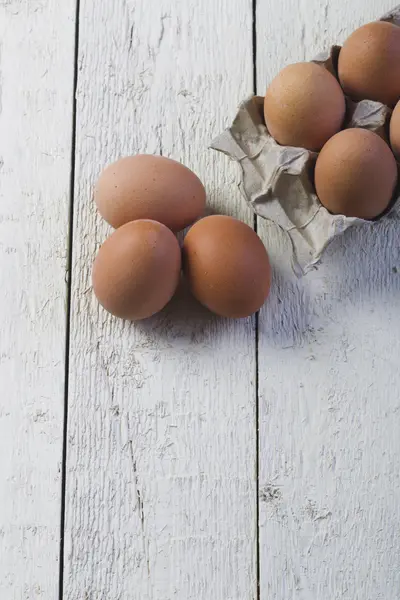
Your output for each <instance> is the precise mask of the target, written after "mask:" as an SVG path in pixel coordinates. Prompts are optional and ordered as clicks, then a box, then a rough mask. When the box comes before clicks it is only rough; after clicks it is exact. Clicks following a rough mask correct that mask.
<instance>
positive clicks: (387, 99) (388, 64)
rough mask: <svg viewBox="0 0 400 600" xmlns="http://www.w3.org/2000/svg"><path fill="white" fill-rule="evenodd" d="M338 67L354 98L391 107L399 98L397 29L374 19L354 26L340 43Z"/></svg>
mask: <svg viewBox="0 0 400 600" xmlns="http://www.w3.org/2000/svg"><path fill="white" fill-rule="evenodd" d="M338 70H339V79H340V83H341V84H342V87H343V89H344V92H345V94H347V95H349V96H350V97H351V98H353V99H354V100H364V99H367V100H376V101H377V102H382V103H383V104H387V105H388V106H394V105H395V104H396V102H397V101H398V100H399V98H400V28H399V27H396V25H392V23H385V22H382V21H377V22H375V23H369V24H368V25H364V26H363V27H360V28H359V29H356V31H355V32H354V33H352V34H351V36H350V37H349V38H347V40H346V41H345V43H344V44H343V48H342V49H341V51H340V54H339V67H338Z"/></svg>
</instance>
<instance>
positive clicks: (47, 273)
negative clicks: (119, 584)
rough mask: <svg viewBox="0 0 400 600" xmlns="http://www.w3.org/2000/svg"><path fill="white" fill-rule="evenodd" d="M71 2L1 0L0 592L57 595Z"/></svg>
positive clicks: (17, 596)
mask: <svg viewBox="0 0 400 600" xmlns="http://www.w3.org/2000/svg"><path fill="white" fill-rule="evenodd" d="M74 21H75V2H74V1H72V0H65V1H64V2H62V3H60V2H57V1H56V0H48V1H46V2H44V1H39V0H29V2H22V1H20V2H18V1H16V0H15V1H11V0H9V1H4V0H3V1H1V2H0V598H1V600H11V599H12V600H22V599H23V600H25V599H28V598H29V599H33V598H46V599H47V598H48V599H55V598H57V597H58V579H59V562H58V561H59V550H60V510H61V461H62V443H63V439H62V437H63V435H62V434H63V412H64V377H65V333H66V315H65V303H66V268H67V245H68V207H69V184H70V167H71V127H72V105H73V64H74Z"/></svg>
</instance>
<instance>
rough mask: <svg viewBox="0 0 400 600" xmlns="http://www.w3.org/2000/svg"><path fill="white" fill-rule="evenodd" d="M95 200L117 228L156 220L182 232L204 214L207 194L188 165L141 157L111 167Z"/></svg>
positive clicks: (119, 162) (104, 214)
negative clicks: (139, 221)
mask: <svg viewBox="0 0 400 600" xmlns="http://www.w3.org/2000/svg"><path fill="white" fill-rule="evenodd" d="M94 198H95V201H96V204H97V207H98V209H99V212H100V214H101V216H102V217H103V218H104V219H105V220H106V221H107V222H108V223H110V225H112V226H113V227H115V228H117V227H120V226H121V225H124V224H125V223H128V222H130V221H136V219H153V220H154V221H159V222H160V223H163V224H164V225H166V226H167V227H169V228H170V229H172V231H180V230H181V229H183V228H184V227H187V226H188V225H191V224H192V223H193V222H194V221H195V220H196V219H198V218H199V217H200V216H201V215H202V214H203V212H204V208H205V202H206V192H205V189H204V186H203V184H202V183H201V181H200V179H199V178H198V177H197V175H195V174H194V173H193V171H191V170H190V169H188V168H187V167H185V166H184V165H182V164H180V163H178V162H176V161H175V160H172V159H170V158H165V157H163V156H151V155H149V154H138V155H137V156H128V157H126V158H121V159H120V160H118V161H117V162H115V163H113V164H111V165H110V166H108V167H107V168H106V169H105V170H104V171H103V173H102V174H101V175H100V178H99V180H98V182H97V185H96V188H95V191H94Z"/></svg>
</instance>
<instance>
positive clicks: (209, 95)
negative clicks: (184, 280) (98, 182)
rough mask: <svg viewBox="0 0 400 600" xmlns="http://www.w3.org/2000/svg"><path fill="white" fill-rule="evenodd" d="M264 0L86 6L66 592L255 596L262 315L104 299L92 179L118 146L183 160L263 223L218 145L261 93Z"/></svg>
mask: <svg viewBox="0 0 400 600" xmlns="http://www.w3.org/2000/svg"><path fill="white" fill-rule="evenodd" d="M251 28H252V12H251V1H250V0H235V1H233V0H219V1H218V2H215V1H214V0H203V1H202V2H198V0H174V1H172V0H129V1H127V0H114V1H113V2H95V1H94V0H82V1H81V14H80V46H79V79H78V92H77V98H78V112H77V134H78V135H77V150H76V160H77V168H76V185H75V210H74V256H73V266H72V279H73V294H72V299H73V304H72V309H73V310H72V323H71V365H70V366H71V370H70V396H69V418H68V461H67V497H66V505H67V514H66V527H67V528H66V549H65V550H66V554H65V598H66V599H68V600H77V599H78V598H88V599H90V600H100V599H101V598H110V599H113V600H114V599H117V598H118V599H121V600H122V599H123V600H131V599H138V600H139V599H140V600H146V599H150V598H152V599H154V600H170V599H172V598H180V599H182V600H189V599H195V600H209V599H210V598H217V599H221V600H228V599H230V600H244V599H246V600H247V599H251V598H255V597H256V590H257V581H256V532H257V523H256V481H255V476H256V427H255V414H256V413H255V408H256V406H255V393H256V390H255V385H254V383H255V332H254V320H251V319H248V320H244V321H241V322H230V321H227V320H226V321H225V320H218V319H214V318H212V317H211V316H210V315H209V314H208V313H206V312H205V311H203V310H202V309H200V308H199V307H198V306H197V305H196V304H195V303H194V301H193V300H191V299H190V298H189V296H188V295H187V294H186V293H185V291H184V290H183V289H182V290H181V292H180V296H179V298H178V299H177V300H176V301H174V302H173V303H172V304H171V305H170V306H169V307H168V308H167V309H166V310H165V311H164V312H163V313H162V314H161V315H160V316H159V317H156V318H153V319H151V320H150V321H148V322H145V323H142V324H136V325H129V324H128V323H123V322H121V321H118V320H116V319H114V318H112V317H110V316H108V315H107V314H106V313H105V312H104V311H103V310H102V309H100V308H99V307H98V305H97V303H96V301H95V300H94V299H93V297H92V292H91V282H90V270H91V263H92V261H93V258H94V256H95V252H96V250H97V248H98V247H99V245H100V244H101V243H102V241H103V240H104V238H105V236H106V234H107V233H108V229H107V227H106V226H105V225H104V223H102V222H101V220H100V218H99V217H98V216H97V215H96V212H95V207H94V204H93V201H92V196H91V190H92V186H93V183H94V181H95V179H96V177H97V175H98V173H99V171H100V170H101V168H102V167H103V166H104V165H105V164H106V163H108V162H110V161H112V160H114V159H116V158H117V157H119V156H120V155H122V154H129V153H136V152H138V151H141V152H149V153H159V152H162V153H163V154H164V155H167V156H171V157H173V158H175V159H178V160H182V161H183V162H184V163H185V164H187V165H188V166H189V167H192V168H194V170H195V171H196V172H197V173H198V174H199V175H200V177H202V178H203V179H204V180H205V181H206V183H207V188H208V193H209V198H210V204H211V205H212V206H213V207H214V209H216V210H218V211H224V212H232V213H234V214H236V215H237V216H239V217H241V218H243V219H244V220H247V221H248V222H252V216H251V215H250V213H249V212H248V210H247V209H246V207H245V206H244V205H243V202H242V200H241V198H240V197H239V193H238V190H237V185H236V184H237V181H238V174H237V172H236V169H235V166H234V165H231V164H229V163H228V162H227V161H226V159H225V158H224V157H223V156H218V155H217V154H216V153H214V152H211V151H210V150H208V149H207V146H208V144H209V142H210V140H211V139H212V138H213V136H214V135H215V134H216V133H217V132H219V131H221V129H222V128H223V127H224V126H226V124H227V123H228V122H229V119H230V118H231V116H232V114H233V113H234V111H235V108H236V105H237V103H238V102H239V100H240V99H241V98H243V97H244V96H246V95H247V94H249V93H251V89H252V30H251Z"/></svg>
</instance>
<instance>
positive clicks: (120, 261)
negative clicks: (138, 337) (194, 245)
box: [92, 220, 181, 320]
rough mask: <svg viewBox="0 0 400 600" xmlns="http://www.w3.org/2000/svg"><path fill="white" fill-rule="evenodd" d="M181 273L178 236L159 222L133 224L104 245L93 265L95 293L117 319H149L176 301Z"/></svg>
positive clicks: (147, 221) (117, 232) (117, 231)
mask: <svg viewBox="0 0 400 600" xmlns="http://www.w3.org/2000/svg"><path fill="white" fill-rule="evenodd" d="M180 270H181V252H180V248H179V244H178V241H177V239H176V237H175V236H174V234H173V233H172V232H171V231H170V230H169V229H168V228H167V227H165V225H162V224H161V223H157V222H155V221H150V220H138V221H133V222H131V223H127V224H125V225H123V226H122V227H120V228H119V229H117V230H116V231H115V232H114V233H113V234H112V235H111V236H110V237H109V238H108V239H107V240H106V241H105V242H104V244H103V245H102V246H101V248H100V250H99V252H98V254H97V257H96V259H95V262H94V265H93V274H92V277H93V290H94V293H95V295H96V296H97V299H98V300H99V302H100V304H102V305H103V307H104V308H105V309H106V310H107V311H108V312H110V313H111V314H113V315H115V316H116V317H121V318H122V319H129V320H137V319H145V318H146V317H150V316H151V315H153V314H155V313H156V312H158V311H160V310H161V309H162V308H163V307H164V306H165V305H166V304H167V302H168V301H169V300H170V299H171V298H172V296H173V294H174V292H175V290H176V287H177V285H178V281H179V277H180Z"/></svg>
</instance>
